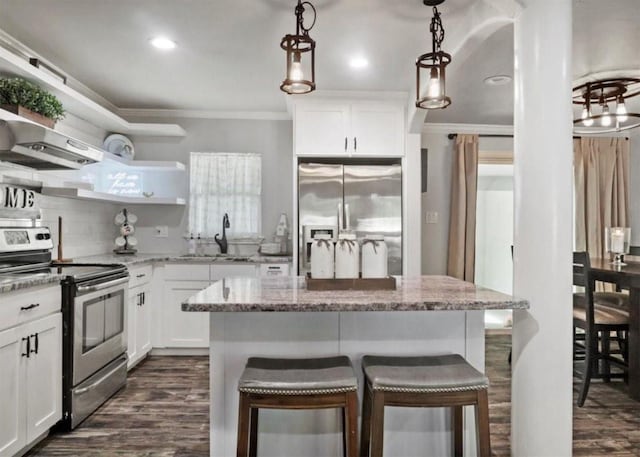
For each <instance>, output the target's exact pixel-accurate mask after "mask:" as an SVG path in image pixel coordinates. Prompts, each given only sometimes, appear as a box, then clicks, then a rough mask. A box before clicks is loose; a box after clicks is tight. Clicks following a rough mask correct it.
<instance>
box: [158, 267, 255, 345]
mask: <svg viewBox="0 0 640 457" xmlns="http://www.w3.org/2000/svg"><path fill="white" fill-rule="evenodd" d="M257 274H258V266H257V265H256V264H253V263H233V264H230V263H225V264H220V263H211V264H193V263H190V264H167V265H166V267H165V270H164V278H165V281H164V297H163V299H164V305H163V314H162V321H163V331H162V332H163V338H162V340H163V343H164V346H165V348H208V347H209V313H187V312H184V311H182V302H183V301H185V300H186V299H188V298H189V297H191V296H192V295H195V294H196V293H198V292H200V291H201V290H203V289H206V288H207V287H209V286H210V285H211V283H212V282H214V281H218V280H220V279H223V278H233V277H238V276H250V277H255V276H257Z"/></svg>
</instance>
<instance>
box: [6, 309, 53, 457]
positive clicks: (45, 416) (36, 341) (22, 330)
mask: <svg viewBox="0 0 640 457" xmlns="http://www.w3.org/2000/svg"><path fill="white" fill-rule="evenodd" d="M27 343H28V344H27ZM0 366H2V376H1V377H0V381H1V384H0V405H2V407H1V408H0V455H13V454H15V453H17V452H18V451H20V450H21V449H23V448H25V447H26V446H28V445H29V444H31V443H33V442H35V440H36V439H37V438H39V437H40V436H42V435H43V434H45V433H47V432H48V430H49V428H50V427H51V426H53V425H54V424H55V423H56V422H58V421H59V420H60V419H61V418H62V313H61V312H59V311H58V312H56V313H54V314H51V315H48V316H46V317H42V318H39V319H36V320H33V321H30V322H27V323H25V324H22V325H18V326H16V327H12V328H9V329H6V330H4V331H0Z"/></svg>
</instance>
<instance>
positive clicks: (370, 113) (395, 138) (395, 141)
mask: <svg viewBox="0 0 640 457" xmlns="http://www.w3.org/2000/svg"><path fill="white" fill-rule="evenodd" d="M351 135H352V136H353V139H352V140H351V141H352V143H353V144H352V145H351V146H353V150H352V152H353V153H354V154H358V155H369V156H378V155H380V156H390V155H392V156H395V155H404V112H403V110H402V107H399V106H393V105H391V106H389V105H382V104H369V103H359V104H354V105H352V107H351Z"/></svg>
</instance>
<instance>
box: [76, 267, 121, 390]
mask: <svg viewBox="0 0 640 457" xmlns="http://www.w3.org/2000/svg"><path fill="white" fill-rule="evenodd" d="M128 282H129V278H128V277H124V278H118V279H114V280H110V281H107V282H99V283H97V284H87V285H80V286H78V287H77V288H76V290H77V292H76V296H75V298H74V301H73V313H74V332H73V334H74V335H73V384H74V385H76V384H78V383H80V382H81V381H83V380H85V379H86V378H88V377H89V376H90V375H92V374H93V373H95V372H96V371H98V370H99V369H100V368H102V367H104V366H105V365H107V364H108V363H109V362H111V361H112V360H113V359H115V358H116V357H118V356H119V355H120V354H122V353H123V352H125V351H126V350H127V337H126V331H125V312H126V309H127V301H128V300H127V291H128Z"/></svg>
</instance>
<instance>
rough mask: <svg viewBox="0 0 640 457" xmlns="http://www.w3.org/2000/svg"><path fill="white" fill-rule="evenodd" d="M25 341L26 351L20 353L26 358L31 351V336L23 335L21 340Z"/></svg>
mask: <svg viewBox="0 0 640 457" xmlns="http://www.w3.org/2000/svg"><path fill="white" fill-rule="evenodd" d="M25 340H26V341H27V352H23V353H22V357H26V358H27V359H28V358H29V354H30V353H31V337H29V336H27V337H23V338H22V341H25Z"/></svg>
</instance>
